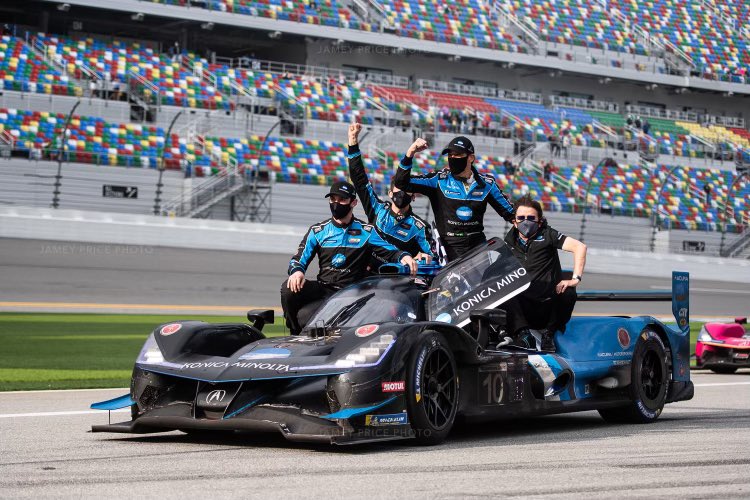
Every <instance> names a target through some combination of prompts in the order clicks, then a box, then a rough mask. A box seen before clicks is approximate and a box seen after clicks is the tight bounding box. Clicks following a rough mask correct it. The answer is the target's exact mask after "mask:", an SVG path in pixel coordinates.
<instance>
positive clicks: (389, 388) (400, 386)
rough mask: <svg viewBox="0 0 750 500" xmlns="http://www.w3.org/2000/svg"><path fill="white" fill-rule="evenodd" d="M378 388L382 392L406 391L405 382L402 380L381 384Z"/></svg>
mask: <svg viewBox="0 0 750 500" xmlns="http://www.w3.org/2000/svg"><path fill="white" fill-rule="evenodd" d="M380 386H381V388H382V389H383V392H404V391H405V390H406V382H404V381H403V380H401V381H398V382H382V383H381V384H380Z"/></svg>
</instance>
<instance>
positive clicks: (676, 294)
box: [578, 271, 690, 333]
mask: <svg viewBox="0 0 750 500" xmlns="http://www.w3.org/2000/svg"><path fill="white" fill-rule="evenodd" d="M578 300H582V301H616V302H652V301H672V314H673V315H674V319H675V321H677V326H678V328H679V329H680V331H681V332H683V333H687V332H688V331H689V330H690V273H686V272H681V271H672V291H671V292H654V291H651V290H585V291H581V292H578Z"/></svg>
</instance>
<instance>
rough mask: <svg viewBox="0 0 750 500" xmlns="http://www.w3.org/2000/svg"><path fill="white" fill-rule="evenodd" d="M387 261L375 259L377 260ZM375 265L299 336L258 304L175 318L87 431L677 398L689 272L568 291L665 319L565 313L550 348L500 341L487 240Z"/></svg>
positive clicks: (403, 430) (683, 395) (516, 270)
mask: <svg viewBox="0 0 750 500" xmlns="http://www.w3.org/2000/svg"><path fill="white" fill-rule="evenodd" d="M389 269H390V271H393V270H394V268H393V267H391V268H387V269H385V271H386V272H388V271H389ZM395 271H396V272H395V273H394V274H384V275H379V276H374V277H371V278H368V279H365V280H363V281H362V282H360V283H357V284H355V285H352V286H349V287H347V288H345V289H343V290H341V291H339V292H338V293H336V294H335V295H333V296H332V297H330V298H329V299H328V300H327V301H326V302H325V303H324V304H322V305H321V306H320V307H319V309H318V310H317V312H316V313H315V314H314V316H313V317H312V319H311V320H310V321H309V322H308V324H307V326H306V327H305V329H304V330H303V332H302V333H301V334H300V335H299V336H287V337H277V338H266V337H265V336H264V335H263V332H262V330H263V326H264V325H265V324H267V323H268V322H271V321H272V320H273V312H272V311H270V310H268V311H261V310H254V311H250V312H249V313H248V318H249V320H250V324H243V323H237V324H210V323H204V322H199V321H177V322H173V323H170V324H164V325H161V326H159V327H157V328H156V329H155V330H154V331H153V333H152V334H151V335H150V336H149V338H148V340H147V341H146V343H145V344H144V346H143V349H142V350H141V352H140V354H139V355H138V359H137V360H136V363H135V367H134V369H133V376H132V382H131V386H130V392H129V394H126V395H124V396H122V397H120V398H116V399H114V400H110V401H105V402H101V403H96V404H94V405H92V407H93V408H98V409H103V410H112V409H117V408H124V407H130V409H131V415H132V418H131V420H129V421H126V422H121V423H115V424H107V425H95V426H93V429H92V430H93V431H94V432H123V433H150V432H164V431H171V430H182V431H185V432H193V431H207V430H208V431H210V430H233V431H250V432H256V431H257V432H260V431H273V432H280V433H281V434H283V435H284V436H285V437H286V438H288V439H290V440H295V441H315V442H326V443H337V444H344V443H358V442H368V441H378V440H389V439H414V440H416V441H417V442H419V443H422V444H435V443H439V442H441V441H443V440H444V439H445V438H446V437H447V436H448V434H449V432H450V430H451V428H452V427H453V425H454V423H455V422H456V421H457V420H460V421H464V422H474V421H489V420H496V419H507V418H519V417H524V416H530V415H547V414H554V413H565V412H573V411H584V410H598V411H599V413H600V414H601V415H602V417H604V418H605V419H606V420H609V421H616V422H638V423H646V422H653V421H654V420H656V419H657V418H658V417H659V415H660V413H661V412H662V409H663V408H664V405H665V404H666V403H670V402H674V401H681V400H686V399H690V398H692V396H693V384H692V382H691V381H690V370H689V360H690V348H689V323H688V290H689V277H688V275H687V274H686V273H679V272H675V273H673V289H672V294H671V296H670V295H669V294H667V296H666V297H665V296H664V294H659V293H648V292H581V293H579V300H665V299H666V300H669V299H670V298H671V300H672V309H673V312H674V315H675V319H676V320H677V329H674V328H671V327H669V326H667V325H665V324H664V323H662V322H660V321H658V320H656V319H655V318H652V317H649V316H641V317H632V318H630V317H625V316H614V317H574V318H573V319H572V320H571V321H570V322H569V324H568V325H567V328H566V330H565V332H564V333H561V332H558V333H557V334H556V335H555V342H556V348H557V352H555V353H546V352H540V351H535V350H528V349H523V348H521V347H514V346H512V345H511V344H509V340H510V339H508V338H506V337H505V332H504V325H505V319H506V316H505V312H504V311H503V309H502V304H503V302H505V301H507V300H508V299H509V298H510V297H513V296H514V295H516V294H519V293H522V292H523V291H524V290H525V289H526V288H528V286H529V279H528V276H527V274H526V270H525V269H524V268H523V267H522V266H521V264H520V263H519V262H518V260H516V259H515V258H514V257H513V255H512V252H511V251H510V249H509V248H508V247H507V246H506V245H505V244H504V243H503V241H502V240H501V239H499V238H493V239H491V240H489V241H488V242H487V243H486V244H485V245H483V246H481V247H478V248H477V249H475V250H473V251H472V252H471V253H469V254H467V255H465V256H464V257H462V258H461V259H459V260H457V261H455V262H452V263H450V264H449V265H447V266H446V267H444V268H442V269H440V268H437V267H434V266H422V268H421V273H422V274H421V275H419V276H417V277H416V278H412V277H408V276H403V275H400V274H398V271H399V269H398V266H395Z"/></svg>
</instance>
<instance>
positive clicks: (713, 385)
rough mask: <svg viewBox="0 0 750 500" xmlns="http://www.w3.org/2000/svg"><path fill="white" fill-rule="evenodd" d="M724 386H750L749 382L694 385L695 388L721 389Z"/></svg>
mask: <svg viewBox="0 0 750 500" xmlns="http://www.w3.org/2000/svg"><path fill="white" fill-rule="evenodd" d="M725 385H750V382H724V383H716V384H695V387H721V386H725Z"/></svg>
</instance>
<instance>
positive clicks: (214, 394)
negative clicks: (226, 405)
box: [206, 390, 227, 403]
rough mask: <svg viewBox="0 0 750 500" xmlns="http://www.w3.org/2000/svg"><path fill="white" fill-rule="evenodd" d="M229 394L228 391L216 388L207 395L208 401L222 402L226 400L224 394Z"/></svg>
mask: <svg viewBox="0 0 750 500" xmlns="http://www.w3.org/2000/svg"><path fill="white" fill-rule="evenodd" d="M226 395H227V391H222V390H216V391H211V392H209V393H208V396H206V403H221V402H222V401H224V396H226Z"/></svg>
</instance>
